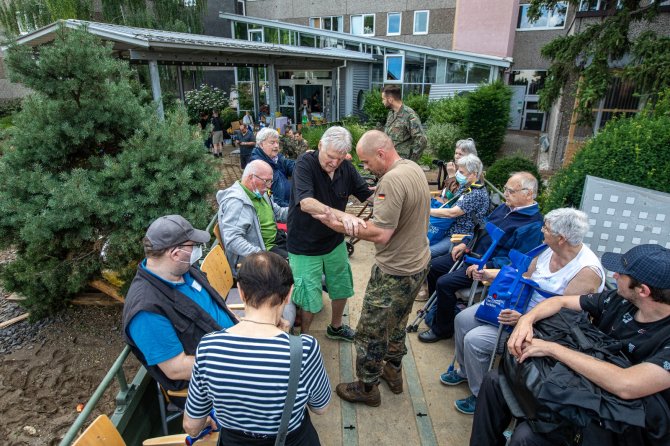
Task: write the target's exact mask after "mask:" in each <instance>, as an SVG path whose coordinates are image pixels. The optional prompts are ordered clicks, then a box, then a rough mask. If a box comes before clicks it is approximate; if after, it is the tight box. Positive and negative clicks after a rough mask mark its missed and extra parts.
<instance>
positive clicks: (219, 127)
mask: <svg viewBox="0 0 670 446" xmlns="http://www.w3.org/2000/svg"><path fill="white" fill-rule="evenodd" d="M212 131H213V132H220V131H223V123H222V122H221V118H219V117H218V116H214V117H213V118H212Z"/></svg>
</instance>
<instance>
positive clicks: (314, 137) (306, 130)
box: [302, 125, 328, 150]
mask: <svg viewBox="0 0 670 446" xmlns="http://www.w3.org/2000/svg"><path fill="white" fill-rule="evenodd" d="M327 128H328V126H326V125H319V126H311V127H303V128H302V137H303V138H304V139H305V141H307V143H308V144H309V148H310V149H312V150H316V149H318V148H319V140H321V137H322V136H323V134H324V133H325V132H326V129H327Z"/></svg>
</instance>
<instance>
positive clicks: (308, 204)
mask: <svg viewBox="0 0 670 446" xmlns="http://www.w3.org/2000/svg"><path fill="white" fill-rule="evenodd" d="M300 209H301V210H302V211H303V212H306V213H308V214H309V215H312V216H313V215H320V214H325V213H326V212H328V210H330V211H331V212H332V213H333V215H334V216H335V217H336V218H337V219H338V220H340V222H341V221H342V216H343V215H344V214H345V212H342V211H340V210H339V209H335V208H331V207H330V206H328V205H325V204H323V203H321V202H320V201H319V200H317V199H316V198H303V199H302V200H300Z"/></svg>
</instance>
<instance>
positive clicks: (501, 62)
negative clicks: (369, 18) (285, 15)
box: [219, 12, 512, 68]
mask: <svg viewBox="0 0 670 446" xmlns="http://www.w3.org/2000/svg"><path fill="white" fill-rule="evenodd" d="M219 18H221V19H227V20H230V21H234V22H241V23H247V24H254V25H262V26H269V27H276V28H282V29H287V30H291V31H297V32H304V33H309V34H314V35H319V36H324V37H331V38H333V39H340V40H346V41H349V42H356V43H362V44H367V45H379V46H384V47H387V48H393V49H396V50H402V51H412V52H418V53H423V54H427V55H431V56H437V57H446V58H448V59H458V60H462V61H466V62H475V63H482V64H487V65H493V66H498V67H503V68H507V67H509V66H510V65H511V63H512V60H511V58H509V57H497V56H489V55H486V54H475V53H469V52H465V51H452V50H443V49H438V48H431V47H428V46H424V45H415V44H409V43H403V42H398V41H395V40H389V39H381V38H378V37H365V36H357V35H355V34H348V33H343V32H339V31H329V30H326V29H319V28H312V27H309V26H304V25H296V24H295V23H289V22H282V21H279V20H270V19H262V18H258V17H250V16H242V15H237V14H230V13H226V12H220V13H219ZM301 48H305V47H301ZM307 48H309V47H307Z"/></svg>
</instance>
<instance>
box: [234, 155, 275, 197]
mask: <svg viewBox="0 0 670 446" xmlns="http://www.w3.org/2000/svg"><path fill="white" fill-rule="evenodd" d="M272 174H273V172H272V167H270V165H269V164H268V163H266V162H265V161H263V160H253V161H251V162H250V163H249V164H247V166H246V167H245V168H244V172H242V179H241V180H240V183H242V184H243V185H244V187H246V188H247V189H249V190H251V191H254V190H257V191H258V192H260V194H261V195H262V194H264V193H265V192H266V191H267V189H268V188H269V186H270V184H272Z"/></svg>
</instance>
